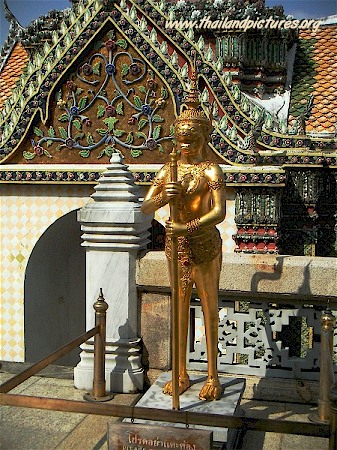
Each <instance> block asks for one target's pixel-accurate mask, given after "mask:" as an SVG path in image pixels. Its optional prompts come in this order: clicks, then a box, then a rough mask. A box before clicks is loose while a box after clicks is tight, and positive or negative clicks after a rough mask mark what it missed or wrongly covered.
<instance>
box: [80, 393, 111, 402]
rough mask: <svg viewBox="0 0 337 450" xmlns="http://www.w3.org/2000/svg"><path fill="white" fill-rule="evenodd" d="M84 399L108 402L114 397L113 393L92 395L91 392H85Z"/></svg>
mask: <svg viewBox="0 0 337 450" xmlns="http://www.w3.org/2000/svg"><path fill="white" fill-rule="evenodd" d="M83 398H84V400H86V401H87V402H108V401H109V400H112V399H113V398H114V396H113V395H105V396H104V397H94V396H93V395H92V394H90V393H87V394H84V395H83Z"/></svg>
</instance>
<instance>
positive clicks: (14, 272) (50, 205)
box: [0, 185, 93, 361]
mask: <svg viewBox="0 0 337 450" xmlns="http://www.w3.org/2000/svg"><path fill="white" fill-rule="evenodd" d="M92 192H93V187H92V186H85V185H79V186H75V185H65V186H61V185H54V186H50V185H42V186H32V185H28V186H27V185H26V186H23V185H1V195H0V210H1V218H0V254H1V257H0V317H1V319H0V330H1V336H0V341H1V345H0V359H2V360H5V361H24V358H25V342H24V280H25V271H26V267H27V263H28V259H29V256H30V254H31V252H32V250H33V248H34V246H35V244H36V243H37V241H38V240H39V238H40V237H41V236H42V234H43V233H44V232H45V231H46V230H47V228H48V227H49V226H50V225H52V224H53V223H54V222H55V221H56V220H57V219H59V218H60V217H62V216H64V215H65V214H67V213H69V212H70V211H73V210H75V209H78V208H81V207H82V206H84V205H85V204H86V203H87V202H88V200H89V196H90V194H91V193H92Z"/></svg>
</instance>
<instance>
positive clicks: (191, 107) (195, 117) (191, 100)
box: [175, 69, 211, 128]
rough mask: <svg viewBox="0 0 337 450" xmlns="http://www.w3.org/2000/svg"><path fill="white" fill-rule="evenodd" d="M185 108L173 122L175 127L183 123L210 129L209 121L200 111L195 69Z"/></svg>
mask: <svg viewBox="0 0 337 450" xmlns="http://www.w3.org/2000/svg"><path fill="white" fill-rule="evenodd" d="M185 105H186V108H185V109H183V110H182V111H181V112H180V115H179V117H178V118H177V119H176V121H175V127H176V126H178V127H179V124H182V123H184V122H197V123H199V124H201V125H208V126H209V127H210V128H211V121H210V119H209V118H208V117H207V116H206V114H205V113H204V111H203V110H202V109H200V101H199V91H198V88H197V74H196V71H195V69H193V71H192V75H191V87H190V90H189V93H188V95H187V97H186V100H185Z"/></svg>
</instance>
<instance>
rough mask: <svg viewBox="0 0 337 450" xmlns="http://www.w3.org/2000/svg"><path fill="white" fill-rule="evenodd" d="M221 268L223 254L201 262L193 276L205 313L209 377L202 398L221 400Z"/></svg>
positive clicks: (201, 392) (200, 394) (201, 394)
mask: <svg viewBox="0 0 337 450" xmlns="http://www.w3.org/2000/svg"><path fill="white" fill-rule="evenodd" d="M220 270H221V254H219V255H218V256H217V257H216V258H214V259H213V260H212V261H209V262H206V263H203V264H200V265H198V266H196V267H195V268H194V271H193V278H194V281H195V284H196V287H197V291H198V295H199V297H200V300H201V306H202V310H203V314H204V322H205V332H206V346H207V360H208V377H207V381H206V383H205V385H204V386H203V388H202V389H201V391H200V393H199V398H200V399H202V400H219V399H220V398H221V394H222V388H221V384H220V381H219V377H218V369H217V358H218V327H219V312H218V291H219V276H220Z"/></svg>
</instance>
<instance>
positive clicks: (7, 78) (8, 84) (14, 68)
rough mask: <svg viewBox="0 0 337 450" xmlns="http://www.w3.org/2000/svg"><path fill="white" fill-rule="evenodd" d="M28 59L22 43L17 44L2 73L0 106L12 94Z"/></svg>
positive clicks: (0, 79) (0, 77)
mask: <svg viewBox="0 0 337 450" xmlns="http://www.w3.org/2000/svg"><path fill="white" fill-rule="evenodd" d="M27 61H28V53H27V52H26V50H25V49H24V48H23V46H22V45H21V43H17V44H15V46H14V48H13V50H12V53H11V55H10V57H9V58H8V60H7V62H6V65H5V67H4V68H3V70H2V72H1V73H0V108H2V107H3V105H4V103H5V101H6V100H7V99H8V98H9V97H10V96H11V93H12V89H13V88H14V87H15V85H16V82H17V80H18V79H19V78H20V76H21V74H22V72H23V69H24V67H25V66H26V64H27Z"/></svg>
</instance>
